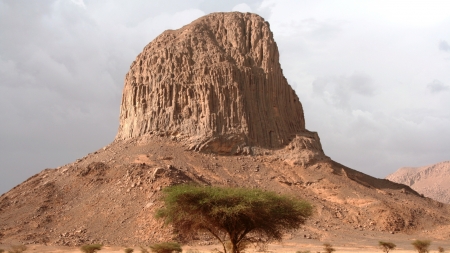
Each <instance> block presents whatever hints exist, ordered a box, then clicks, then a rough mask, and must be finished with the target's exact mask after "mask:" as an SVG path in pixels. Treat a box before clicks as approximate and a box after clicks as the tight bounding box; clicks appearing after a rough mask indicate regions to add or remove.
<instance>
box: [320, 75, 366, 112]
mask: <svg viewBox="0 0 450 253" xmlns="http://www.w3.org/2000/svg"><path fill="white" fill-rule="evenodd" d="M312 86H313V93H314V94H315V95H318V96H319V97H321V98H322V99H324V100H325V101H326V102H328V103H330V104H332V105H335V106H338V107H340V108H343V109H344V108H350V107H351V106H350V105H351V100H352V98H353V97H354V95H360V96H364V97H371V96H373V95H374V86H373V82H372V79H371V78H370V77H369V76H368V75H366V74H363V73H354V74H353V75H351V76H331V77H320V78H317V79H316V80H314V81H313V83H312Z"/></svg>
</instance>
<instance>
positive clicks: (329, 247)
mask: <svg viewBox="0 0 450 253" xmlns="http://www.w3.org/2000/svg"><path fill="white" fill-rule="evenodd" d="M323 250H325V252H327V253H332V252H333V251H336V249H335V248H333V246H332V245H331V244H329V243H324V244H323Z"/></svg>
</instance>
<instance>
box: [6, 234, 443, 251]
mask: <svg viewBox="0 0 450 253" xmlns="http://www.w3.org/2000/svg"><path fill="white" fill-rule="evenodd" d="M416 239H420V240H425V239H427V238H416V236H414V235H407V234H390V233H376V234H374V235H373V236H364V235H362V234H358V233H349V234H346V235H340V236H339V237H336V238H330V239H329V240H328V241H323V240H317V239H306V238H301V237H300V236H299V235H296V236H295V237H293V238H286V239H284V240H283V241H282V242H277V243H271V244H269V245H268V248H267V249H266V250H265V251H262V250H261V249H259V248H257V247H250V248H249V249H247V250H246V251H245V252H286V253H295V252H297V251H310V252H311V253H316V252H324V250H323V244H324V243H331V244H332V245H333V247H334V248H335V249H336V252H342V253H347V252H348V253H350V252H351V253H355V252H367V253H368V252H382V250H381V249H380V248H379V247H378V246H377V245H378V241H380V240H383V241H390V242H393V243H395V244H396V245H397V248H396V249H395V250H393V251H392V252H394V253H404V252H405V253H406V252H417V251H416V250H414V248H413V246H412V245H411V242H412V241H414V240H416ZM431 241H432V242H431V246H430V248H429V252H438V247H443V248H444V249H445V250H446V251H447V250H448V249H450V241H445V240H431ZM201 244H203V243H202V242H201V241H199V242H193V243H190V244H188V245H183V246H182V248H183V252H192V253H194V252H205V253H206V252H208V253H209V252H217V250H221V249H222V245H221V244H218V243H217V244H212V245H201ZM8 247H9V245H0V249H5V250H8ZM27 247H28V249H27V251H26V252H42V253H61V252H68V253H75V252H82V251H81V250H80V249H79V247H63V246H45V245H37V244H36V245H33V244H32V245H27ZM125 248H133V249H134V252H136V253H138V252H141V250H140V249H141V248H140V246H139V245H136V246H131V245H123V246H122V247H120V246H108V245H105V246H104V247H103V249H102V250H101V251H99V252H101V253H113V252H124V249H125ZM147 248H148V247H147Z"/></svg>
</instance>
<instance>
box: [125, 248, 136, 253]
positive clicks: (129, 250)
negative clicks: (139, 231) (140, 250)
mask: <svg viewBox="0 0 450 253" xmlns="http://www.w3.org/2000/svg"><path fill="white" fill-rule="evenodd" d="M123 251H125V253H133V251H134V249H132V248H126V249H124V250H123Z"/></svg>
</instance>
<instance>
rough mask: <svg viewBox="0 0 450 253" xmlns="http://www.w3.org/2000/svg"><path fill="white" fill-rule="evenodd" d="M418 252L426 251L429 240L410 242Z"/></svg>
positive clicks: (426, 252)
mask: <svg viewBox="0 0 450 253" xmlns="http://www.w3.org/2000/svg"><path fill="white" fill-rule="evenodd" d="M411 244H412V245H413V246H414V248H415V249H416V250H417V252H418V253H428V247H430V244H431V241H429V240H415V241H414V242H412V243H411Z"/></svg>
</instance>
